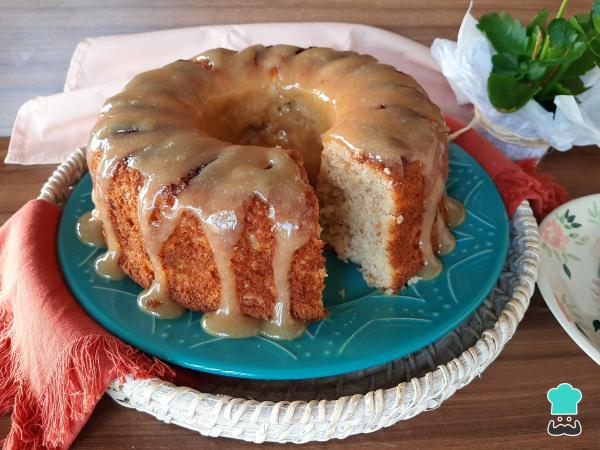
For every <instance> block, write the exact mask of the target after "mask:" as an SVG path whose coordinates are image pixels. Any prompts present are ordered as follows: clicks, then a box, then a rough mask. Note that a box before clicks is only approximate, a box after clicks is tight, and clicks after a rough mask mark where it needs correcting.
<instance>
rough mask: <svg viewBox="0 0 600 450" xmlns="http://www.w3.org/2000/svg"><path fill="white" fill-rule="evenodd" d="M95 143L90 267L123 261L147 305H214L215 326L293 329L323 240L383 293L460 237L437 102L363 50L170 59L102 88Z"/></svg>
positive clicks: (280, 48) (288, 333) (315, 277)
mask: <svg viewBox="0 0 600 450" xmlns="http://www.w3.org/2000/svg"><path fill="white" fill-rule="evenodd" d="M87 149H88V154H87V159H88V164H89V168H90V174H91V177H92V182H93V193H92V198H93V201H94V204H95V211H94V213H93V214H92V215H91V216H88V217H87V221H85V222H86V224H84V225H85V226H83V228H82V229H86V227H87V228H90V224H91V225H92V228H93V225H94V224H96V225H97V224H101V225H102V226H103V228H104V236H105V238H106V244H107V247H108V251H107V252H106V253H105V254H104V255H103V256H102V257H100V258H99V259H98V260H97V262H96V269H97V272H98V273H99V274H101V275H104V276H106V277H109V278H118V277H119V276H123V275H124V274H123V273H122V272H121V269H122V270H123V271H124V272H125V273H126V274H127V275H129V276H130V277H131V278H132V279H133V280H134V281H135V282H137V283H139V284H140V285H142V286H143V287H144V288H145V291H143V292H142V294H141V295H140V297H139V304H140V306H141V307H142V308H143V309H144V310H146V311H147V312H150V313H153V314H155V315H159V316H161V317H173V316H176V315H177V314H179V313H181V311H182V310H183V308H189V309H192V310H198V311H205V312H208V313H207V314H204V316H203V326H204V327H205V328H206V329H207V330H208V331H210V332H212V333H215V334H219V335H230V336H248V335H253V334H257V333H259V332H261V333H263V334H266V335H268V336H272V337H280V338H290V337H294V336H296V335H298V334H299V333H301V332H302V329H303V323H304V321H310V320H318V319H321V318H323V317H324V316H325V314H326V312H325V309H324V308H323V303H322V299H321V294H322V290H323V287H324V277H325V276H326V274H325V266H324V258H323V246H324V244H323V241H325V242H326V243H327V244H328V245H330V246H331V247H332V248H333V249H334V250H335V252H336V253H337V255H338V256H339V257H340V258H341V259H343V260H350V261H353V262H355V263H356V264H358V265H360V267H361V270H362V272H363V273H364V276H365V279H366V280H367V282H368V283H369V284H370V285H372V286H374V287H378V288H382V289H385V290H387V291H397V290H399V289H400V288H402V286H404V285H405V284H406V283H407V282H408V281H409V280H411V278H413V277H416V276H421V277H424V278H430V277H433V276H435V275H436V274H437V273H438V272H439V270H440V262H439V260H438V259H437V258H436V256H435V254H436V252H442V253H444V252H447V251H449V250H451V248H452V247H453V243H454V239H453V237H452V234H451V233H450V232H449V231H448V228H447V223H448V222H449V220H450V219H451V217H450V215H449V211H451V212H452V211H455V210H457V208H452V206H455V203H454V202H450V201H448V200H447V199H446V197H445V188H444V186H445V181H446V176H447V167H448V163H447V157H448V153H447V129H446V126H445V122H444V120H443V117H442V114H441V113H440V110H439V108H438V107H437V106H436V105H434V104H433V103H432V102H431V101H430V100H429V98H428V96H427V94H426V93H425V91H424V90H423V89H422V88H421V86H419V84H417V82H416V81H415V80H414V79H413V78H411V77H410V76H408V75H406V74H404V73H401V72H398V71H397V70H395V69H394V68H393V67H391V66H388V65H384V64H380V63H378V62H377V61H376V60H375V59H374V58H372V57H371V56H367V55H359V54H356V53H354V52H348V51H336V50H332V49H328V48H309V49H302V48H297V47H293V46H289V45H276V46H272V47H264V46H261V45H257V46H253V47H249V48H247V49H245V50H242V51H240V52H235V51H231V50H225V49H215V50H210V51H207V52H205V53H203V54H202V55H200V56H198V57H195V58H193V59H191V60H180V61H176V62H174V63H172V64H169V65H167V66H165V67H162V68H160V69H156V70H151V71H149V72H145V73H142V74H140V75H138V76H136V77H135V78H134V79H133V80H132V81H131V82H130V83H129V84H128V85H127V86H126V87H125V88H124V90H123V91H122V92H121V93H120V94H118V95H116V96H114V97H112V98H110V99H109V100H108V101H107V102H106V103H105V105H104V107H103V108H102V111H101V113H100V118H99V121H98V123H97V124H96V126H95V127H94V129H93V130H92V132H91V136H90V140H89V143H88V147H87ZM452 216H458V214H452ZM319 224H320V225H319ZM321 230H322V231H321ZM321 239H323V241H322V240H321Z"/></svg>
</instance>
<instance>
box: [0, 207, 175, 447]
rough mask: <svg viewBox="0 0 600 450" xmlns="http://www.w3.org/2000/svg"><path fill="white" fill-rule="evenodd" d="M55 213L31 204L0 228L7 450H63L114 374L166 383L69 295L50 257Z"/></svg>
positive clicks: (154, 366) (161, 372)
mask: <svg viewBox="0 0 600 450" xmlns="http://www.w3.org/2000/svg"><path fill="white" fill-rule="evenodd" d="M60 214H61V211H60V209H59V208H58V207H57V206H56V205H53V204H51V203H49V202H46V201H44V200H32V201H30V202H29V203H27V204H26V205H25V206H24V207H23V208H21V210H20V211H18V212H17V213H16V214H15V215H14V216H13V217H11V218H10V219H9V220H8V222H6V224H4V225H3V226H2V228H0V413H2V414H6V413H9V412H10V411H12V428H11V430H10V432H9V434H8V436H7V437H6V440H5V442H4V448H7V449H36V450H37V449H62V448H68V447H69V446H70V444H71V442H72V441H73V439H75V436H77V433H78V432H79V430H80V429H81V428H82V427H83V425H84V423H85V422H86V421H87V419H88V417H89V416H90V414H91V413H92V410H93V409H94V406H95V405H96V403H97V402H98V400H99V399H100V397H101V396H102V394H103V393H104V391H105V390H106V388H107V386H108V384H109V383H110V382H111V381H112V380H113V379H115V378H117V377H124V376H125V375H127V374H133V375H134V376H135V377H152V376H156V377H160V378H163V377H165V378H167V379H169V378H171V377H172V376H173V375H174V374H173V371H172V370H171V369H170V368H169V367H168V366H166V365H165V364H163V363H162V362H160V361H158V360H156V359H154V358H151V357H148V356H146V355H144V354H143V353H141V352H140V351H138V350H135V349H133V348H132V347H130V346H128V345H126V344H124V343H122V342H121V341H120V340H118V339H117V338H116V337H114V336H112V335H111V334H109V333H108V332H107V331H105V330H104V329H103V328H101V327H100V326H99V325H98V324H96V322H94V321H93V320H92V319H91V318H90V317H89V316H88V315H87V314H86V313H85V312H84V311H83V309H81V307H80V306H79V304H78V303H77V302H76V301H75V299H74V298H73V297H72V295H71V292H70V291H69V289H68V288H67V286H66V284H65V282H64V281H63V278H62V275H61V272H60V269H59V266H58V259H57V256H56V231H57V227H58V220H59V217H60Z"/></svg>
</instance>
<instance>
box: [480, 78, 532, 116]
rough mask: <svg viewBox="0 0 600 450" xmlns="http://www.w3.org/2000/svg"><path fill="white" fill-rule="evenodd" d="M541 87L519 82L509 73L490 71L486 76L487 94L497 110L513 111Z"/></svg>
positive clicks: (523, 104)
mask: <svg viewBox="0 0 600 450" xmlns="http://www.w3.org/2000/svg"><path fill="white" fill-rule="evenodd" d="M540 89H541V88H539V87H535V86H531V85H529V84H527V83H521V82H519V80H517V79H515V78H513V77H511V76H510V75H504V74H498V73H492V74H490V77H489V78H488V96H489V98H490V102H491V103H492V105H494V108H496V109H497V110H498V111H501V112H513V111H517V110H518V109H520V108H522V107H523V106H525V104H526V103H527V102H528V101H529V100H531V99H532V98H533V97H534V96H535V94H537V93H538V92H539V91H540Z"/></svg>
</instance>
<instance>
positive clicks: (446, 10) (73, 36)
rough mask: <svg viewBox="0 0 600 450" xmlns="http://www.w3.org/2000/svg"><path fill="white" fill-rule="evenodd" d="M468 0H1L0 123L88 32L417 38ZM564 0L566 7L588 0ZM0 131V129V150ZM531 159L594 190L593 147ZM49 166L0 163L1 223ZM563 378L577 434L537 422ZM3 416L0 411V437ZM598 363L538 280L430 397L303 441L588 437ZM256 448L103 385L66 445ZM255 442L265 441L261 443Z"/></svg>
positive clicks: (421, 444)
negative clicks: (460, 374)
mask: <svg viewBox="0 0 600 450" xmlns="http://www.w3.org/2000/svg"><path fill="white" fill-rule="evenodd" d="M467 3H468V2H467V1H463V0H461V1H458V0H433V1H427V0H421V1H416V0H406V1H392V0H389V1H388V0H386V1H384V0H371V1H368V2H365V1H360V0H345V1H327V2H326V1H322V2H318V1H313V0H307V1H289V0H288V1H269V0H255V1H239V0H238V1H232V0H222V1H218V0H213V1H192V0H190V1H182V0H177V1H171V2H166V1H163V2H158V1H142V0H133V1H129V2H117V1H99V0H90V1H83V0H81V1H73V2H65V1H53V2H45V1H40V0H37V1H36V0H23V1H14V2H0V6H1V7H0V135H8V134H9V133H10V128H11V126H12V122H13V120H14V115H15V113H16V110H17V108H18V107H19V106H20V104H22V103H23V102H24V101H25V100H27V99H28V98H30V97H33V96H36V95H47V94H51V93H54V92H58V91H60V90H61V87H62V83H63V81H64V77H65V74H66V70H67V67H68V63H69V59H70V56H71V53H72V51H73V49H74V48H75V45H76V44H77V43H78V42H79V41H80V40H82V39H84V38H86V37H88V36H98V35H106V34H115V33H128V32H139V31H147V30H158V29H165V28H173V27H182V26H194V25H201V24H218V23H241V22H270V21H347V22H361V23H366V24H371V25H375V26H379V27H382V28H386V29H389V30H392V31H395V32H398V33H400V34H403V35H405V36H408V37H410V38H411V39H414V40H417V41H419V42H422V43H424V44H429V43H431V40H432V39H433V38H434V37H437V36H443V37H448V38H454V37H455V36H456V32H457V30H458V26H459V24H460V21H461V18H462V16H463V14H464V10H465V8H466V5H467ZM558 3H560V2H558V1H554V2H552V1H538V0H529V1H524V0H504V1H498V0H487V1H477V2H476V6H475V15H476V16H477V15H479V14H481V13H483V12H486V11H494V10H495V11H499V10H504V9H506V10H509V11H510V12H511V13H513V15H515V16H517V17H520V18H522V19H527V18H528V17H531V16H532V15H533V12H534V11H535V10H537V9H539V8H541V7H544V6H546V7H548V8H550V9H555V8H556V6H557V4H558ZM590 3H591V2H590V1H572V2H571V5H570V7H569V10H570V11H585V10H586V9H589V5H590ZM7 145H8V138H0V159H2V160H3V159H4V156H5V154H6V148H7ZM541 168H542V169H543V170H545V171H546V172H548V173H551V174H553V175H555V176H556V178H557V179H558V180H559V181H560V182H561V183H563V184H564V185H565V186H566V187H567V188H568V190H569V192H570V193H571V195H572V196H574V197H578V196H581V195H585V194H589V193H594V192H600V149H598V148H579V149H575V150H573V151H571V152H568V153H559V152H554V153H551V154H550V155H549V156H547V157H546V158H545V159H544V160H543V161H542V164H541ZM53 170H54V167H49V166H11V165H4V164H0V223H3V222H4V221H5V220H6V219H8V217H10V215H11V214H13V213H14V212H15V211H16V210H17V209H18V208H19V207H21V206H22V205H23V204H24V203H25V202H26V201H27V200H29V199H31V198H34V197H35V196H36V195H37V193H38V191H39V188H40V187H41V185H42V183H43V182H44V180H46V178H47V177H48V176H49V174H50V173H51V172H52V171H53ZM561 382H569V383H571V384H573V385H574V386H577V387H578V388H579V389H581V390H582V392H583V400H582V402H581V403H580V405H579V407H580V414H579V420H580V421H581V423H582V425H583V433H582V435H581V436H579V437H577V438H566V437H562V438H551V437H549V436H547V434H546V424H547V422H548V420H549V418H550V414H549V412H550V408H549V404H548V402H547V400H546V391H547V389H549V388H551V387H553V386H556V385H557V384H559V383H561ZM9 426H10V418H9V417H7V416H5V417H0V438H1V437H2V436H4V435H5V434H6V432H7V430H8V427H9ZM599 442H600V368H599V367H598V366H597V365H596V364H594V363H593V362H592V360H591V359H589V358H588V357H587V356H586V355H585V354H584V353H583V352H582V351H581V350H580V349H579V348H578V347H577V346H576V345H575V344H574V343H573V342H572V341H571V340H570V338H569V337H568V336H567V335H566V333H565V332H564V331H563V330H562V328H561V327H560V326H559V325H558V323H557V322H556V321H555V319H554V318H553V316H552V315H551V313H550V311H549V310H548V308H547V307H546V306H545V303H544V302H543V300H542V298H541V296H540V295H539V293H538V292H536V294H535V295H534V298H533V300H532V304H531V307H530V308H529V310H528V312H527V314H526V316H525V319H524V321H523V322H522V324H521V325H520V327H519V329H518V331H517V333H516V335H515V337H514V338H513V339H512V340H511V341H510V342H509V344H508V345H507V346H506V348H505V350H504V351H503V353H502V354H501V355H500V357H499V358H498V360H497V361H496V362H495V363H494V364H492V365H491V366H490V367H489V368H488V369H487V370H486V371H485V372H484V373H483V375H482V377H481V379H478V380H475V381H474V382H473V383H471V384H470V385H469V386H467V387H466V388H465V389H463V390H462V391H459V392H458V393H457V394H456V395H454V396H453V397H451V398H450V399H449V400H447V401H446V402H445V403H444V404H443V406H442V407H441V408H438V409H437V410H434V411H431V412H427V413H424V414H422V415H420V416H418V417H416V418H414V419H411V420H409V421H405V422H401V423H399V424H397V425H394V426H392V427H390V428H386V429H384V430H381V431H378V432H376V433H372V434H367V435H359V436H354V437H351V438H348V439H345V440H344V441H330V442H327V443H319V444H307V445H304V446H302V448H317V447H318V448H342V447H344V448H363V447H367V446H375V445H376V446H378V447H393V448H429V449H432V448H498V449H500V448H502V449H506V448H523V449H530V448H532V449H533V448H580V449H582V448H598V446H599V445H600V444H598V443H599ZM221 447H228V448H229V447H231V448H257V446H256V445H254V444H243V443H239V442H236V441H233V440H227V439H214V438H205V437H203V436H200V435H198V434H196V433H194V432H191V431H189V430H185V429H182V428H179V427H177V426H174V425H167V424H164V423H162V422H159V421H157V420H156V419H154V418H153V417H150V416H147V415H145V414H142V413H139V412H137V411H131V410H127V409H124V408H122V407H121V406H119V405H117V404H116V403H114V402H113V401H112V400H111V399H110V398H107V397H104V398H103V399H102V401H101V402H100V404H99V405H98V407H97V408H96V410H95V412H94V414H93V416H92V418H91V420H90V421H89V422H88V424H87V425H86V426H85V428H84V429H83V430H82V432H81V434H80V435H79V437H78V438H77V440H76V442H75V443H74V445H73V448H75V449H86V450H91V449H181V450H185V449H197V448H221ZM263 447H268V448H270V447H276V446H275V445H269V444H265V445H264V446H263Z"/></svg>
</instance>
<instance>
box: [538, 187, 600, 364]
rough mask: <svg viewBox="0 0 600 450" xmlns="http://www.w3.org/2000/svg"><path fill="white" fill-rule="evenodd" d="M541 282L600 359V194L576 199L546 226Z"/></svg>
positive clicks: (578, 339) (568, 326)
mask: <svg viewBox="0 0 600 450" xmlns="http://www.w3.org/2000/svg"><path fill="white" fill-rule="evenodd" d="M540 238H541V246H542V249H541V252H540V270H539V276H538V287H539V288H540V292H541V293H542V295H543V297H544V300H546V303H547V304H548V307H549V308H550V311H552V314H554V316H555V317H556V319H557V320H558V322H559V323H560V324H561V326H562V327H563V328H564V329H565V331H566V332H567V333H568V334H569V336H571V338H572V339H573V340H574V341H575V343H576V344H577V345H579V347H581V349H582V350H583V351H584V352H586V353H587V354H588V355H589V356H590V357H591V358H592V359H593V360H594V361H595V362H596V363H597V364H600V194H593V195H588V196H586V197H581V198H578V199H575V200H572V201H570V202H568V203H566V204H564V205H562V206H561V207H559V208H558V209H555V210H554V211H553V212H552V213H550V215H549V216H548V217H546V218H545V219H544V221H543V222H542V224H541V225H540Z"/></svg>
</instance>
